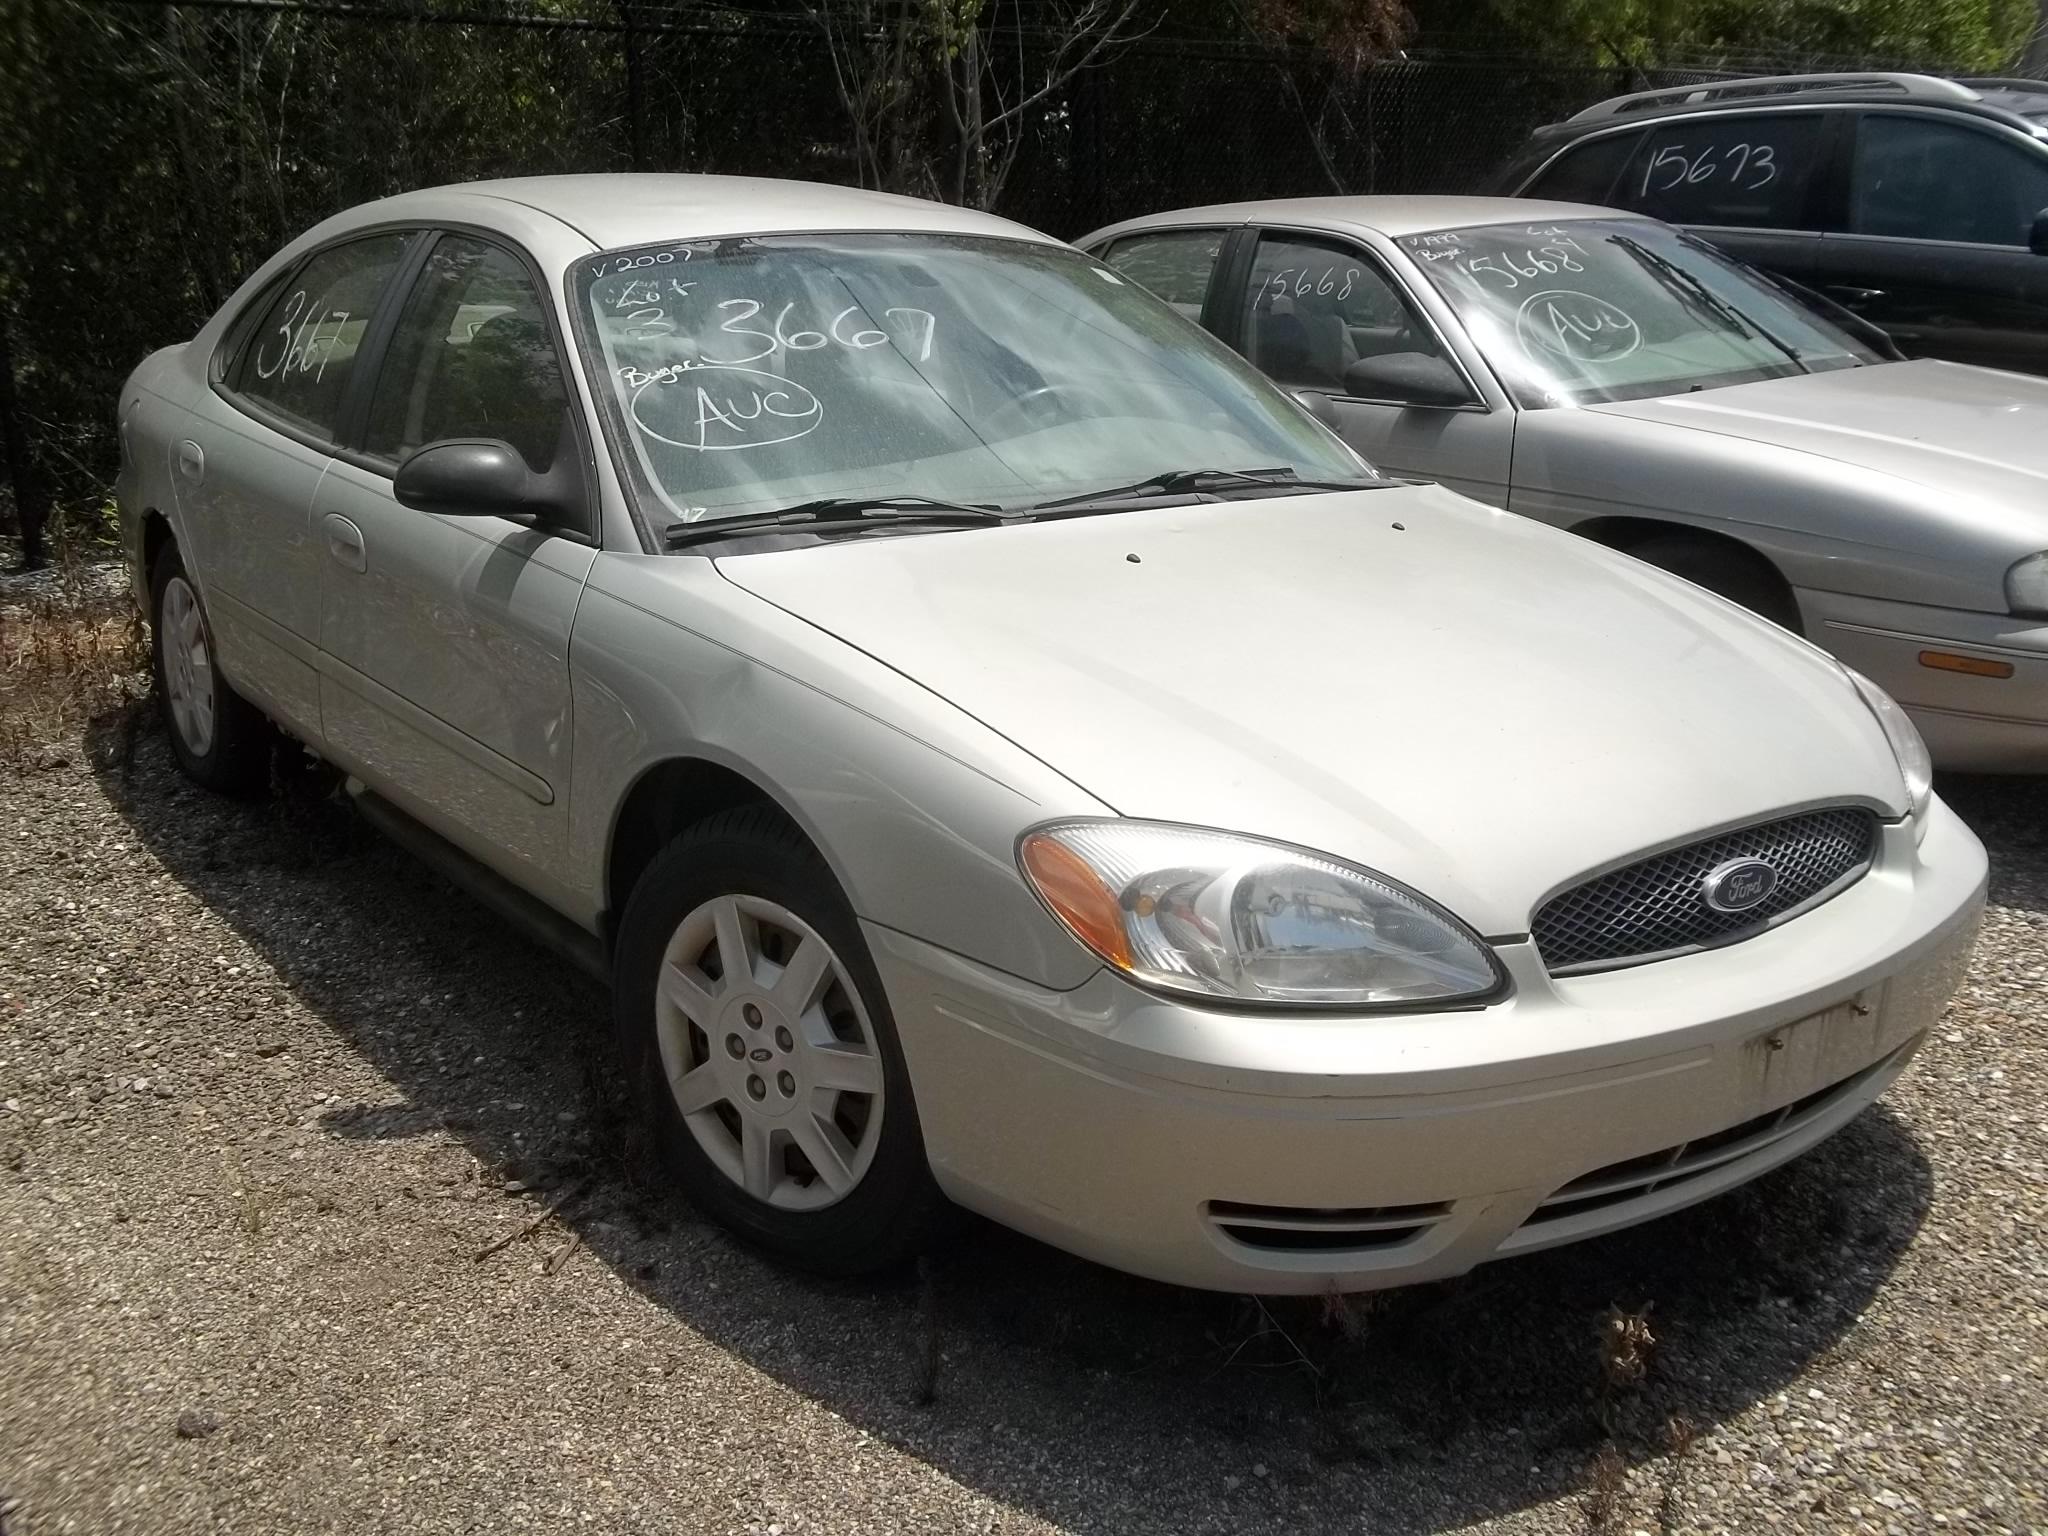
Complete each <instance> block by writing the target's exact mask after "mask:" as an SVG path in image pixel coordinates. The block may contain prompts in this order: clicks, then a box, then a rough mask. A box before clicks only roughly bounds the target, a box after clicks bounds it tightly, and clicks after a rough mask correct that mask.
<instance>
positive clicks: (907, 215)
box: [313, 173, 1055, 250]
mask: <svg viewBox="0 0 2048 1536" xmlns="http://www.w3.org/2000/svg"><path fill="white" fill-rule="evenodd" d="M506 204H514V205H517V206H518V207H519V208H521V209H524V210H527V211H528V214H529V216H530V214H532V213H539V214H544V215H546V216H547V217H549V218H550V219H553V220H554V221H556V222H558V223H560V224H563V225H566V226H568V227H569V228H570V229H572V230H574V231H576V232H577V233H578V234H581V235H582V236H583V237H584V238H585V239H587V240H588V241H589V242H590V244H591V245H592V246H593V247H594V248H596V249H598V250H609V249H612V248H615V247H620V246H631V245H652V244H657V243H660V242H664V241H675V240H692V239H707V238H711V237H714V236H718V235H752V234H793V233H801V232H807V231H828V230H829V231H845V230H877V231H887V230H905V231H912V232H916V233H921V234H960V235H987V236H995V237H999V238H1005V239H1012V240H1033V241H1039V242H1044V243H1048V244H1051V243H1055V242H1053V241H1052V239H1051V237H1050V236H1048V235H1042V234H1040V233H1038V232H1037V231H1036V230H1032V229H1027V228H1025V227H1024V226H1023V225H1021V224H1013V223H1011V222H1010V221H1009V220H1008V219H999V218H996V217H995V216H994V215H992V214H986V213H977V212H975V211H974V210H972V209H967V208H955V207H953V206H951V205H949V204H946V203H935V202H928V201H926V200H925V199H923V198H916V197H897V196H894V195H892V194H890V193H886V192H867V191H863V190H861V189H859V188H857V187H838V186H831V185H828V184H825V183H822V182H809V181H781V180H774V179H770V178H767V177H759V176H695V175H690V176H685V175H653V174H642V173H633V174H623V173H622V174H607V175H574V176H520V177H514V178H509V179H505V180H499V181H470V182H461V183H457V184H455V185H452V186H445V187H427V188H423V189H421V190H419V191H416V192H403V193H400V194H399V195H397V196H396V197H387V198H382V199H379V200H378V201H376V202H372V203H363V204H360V205H358V206H357V207H354V208H351V209H349V210H348V211H347V212H346V213H343V214H339V215H337V216H336V217H335V218H332V219H330V220H328V221H327V222H326V223H325V224H324V225H322V226H321V228H320V229H319V230H318V231H315V232H313V233H314V234H315V235H316V236H317V237H318V238H320V239H329V238H332V237H333V236H334V235H336V234H343V233H346V232H347V231H348V230H349V229H350V228H355V227H364V226H369V225H374V224H383V223H390V222H404V221H409V220H449V221H457V222H464V221H467V222H476V223H484V224H495V223H497V222H498V220H497V219H496V218H493V217H491V215H492V213H493V211H494V208H493V205H496V209H495V211H496V212H499V213H501V214H502V213H504V212H505V211H507V210H506V209H505V207H504V205H506Z"/></svg>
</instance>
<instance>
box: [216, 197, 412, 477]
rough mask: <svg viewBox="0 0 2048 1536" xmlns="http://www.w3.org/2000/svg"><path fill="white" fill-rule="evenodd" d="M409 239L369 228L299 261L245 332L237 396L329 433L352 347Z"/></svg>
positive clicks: (348, 370)
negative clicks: (250, 330) (290, 277)
mask: <svg viewBox="0 0 2048 1536" xmlns="http://www.w3.org/2000/svg"><path fill="white" fill-rule="evenodd" d="M411 238H412V237H411V236H410V235H409V234H404V233H393V234H388V235H372V236H370V237H368V238H367V239H363V240H351V241H350V242H349V243H348V244H347V245H337V246H334V247H332V248H331V249H328V250H325V251H322V252H321V253H320V254H319V255H317V256H315V257H314V258H313V259H312V260H311V261H309V262H307V263H306V265H305V266H304V267H302V268H301V269H300V271H299V275H298V277H297V279H296V280H294V281H293V282H291V283H289V284H287V285H286V287H285V288H284V290H283V291H282V292H281V293H280V294H279V295H278V297H277V300H276V302H274V303H273V304H272V305H271V306H270V310H269V313H267V314H266V315H264V317H263V319H262V320H261V321H260V322H258V324H257V326H256V334H255V335H254V336H253V337H251V338H250V342H249V346H248V348H247V350H246V351H245V352H244V354H243V358H242V364H241V377H240V380H239V387H240V389H241V393H242V394H243V396H244V397H246V398H247V399H249V400H251V401H253V402H255V403H256V404H257V405H260V406H262V407H263V408H264V409H266V410H269V411H272V412H275V413H276V414H277V415H279V416H282V417H283V418H285V419H286V420H287V421H290V422H293V423H294V424H296V425H298V426H301V427H303V428H305V429H306V430H307V431H309V432H311V433H313V434H314V435H315V436H318V437H325V438H331V437H333V436H334V435H335V426H336V424H337V422H338V421H339V420H340V417H341V402H342V399H343V397H344V396H345V395H346V394H347V393H348V381H349V378H350V376H351V375H352V374H353V373H354V372H355V358H356V349H357V348H358V347H360V346H361V345H362V342H363V333H364V331H366V330H367V329H368V328H369V324H370V315H371V313H372V311H374V310H375V309H376V307H377V301H378V299H379V298H380V297H382V295H383V293H384V288H385V285H386V284H387V283H389V282H390V281H391V274H392V273H393V272H395V271H396V270H397V269H398V261H399V257H400V256H402V255H403V254H404V252H405V246H406V242H407V241H408V240H409V239H411Z"/></svg>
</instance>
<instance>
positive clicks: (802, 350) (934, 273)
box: [572, 233, 1371, 531]
mask: <svg viewBox="0 0 2048 1536" xmlns="http://www.w3.org/2000/svg"><path fill="white" fill-rule="evenodd" d="M572 276H573V277H574V278H575V281H576V284H577V287H578V290H579V293H580V298H581V305H580V313H579V316H578V320H579V325H578V330H579V332H580V337H581V341H582V344H583V347H584V350H585V355H586V357H587V358H588V361H589V365H590V369H591V373H592V374H593V376H595V377H598V378H602V379H603V380H604V381H606V383H607V384H608V385H609V388H600V390H599V394H600V395H601V396H603V397H605V402H604V403H605V407H606V414H607V416H608V418H609V422H608V424H609V426H610V429H611V434H612V438H613V442H614V444H615V446H616V447H617V448H618V450H619V458H620V459H621V460H622V461H623V463H624V465H625V467H626V469H627V471H628V473H629V475H630V477H631V479H632V480H633V482H634V486H635V491H636V494H637V495H638V497H639V498H640V500H641V504H642V506H643V507H644V508H645V509H646V511H647V512H648V514H649V516H650V517H654V518H664V517H667V518H674V519H677V520H680V521H682V522H686V523H694V522H709V521H711V520H715V519H724V518H734V517H746V516H750V515H758V514H763V513H768V512H775V511H781V510H783V509H787V508H791V507H816V506H820V505H825V504H834V505H844V504H848V503H852V502H856V501H861V500H867V499H880V498H896V499H920V500H923V501H926V502H943V503H951V504H956V505H960V504H969V505H971V506H972V507H991V508H1002V509H1018V508H1027V507H1038V506H1041V505H1043V504H1044V503H1046V502H1048V501H1054V500H1065V501H1072V500H1078V499H1085V498H1086V497H1088V496H1089V495H1090V494H1091V493H1095V492H1102V493H1106V494H1108V495H1110V496H1114V495H1116V494H1118V493H1123V494H1125V495H1128V494H1129V493H1130V491H1131V488H1132V487H1133V486H1135V485H1138V484H1140V483H1143V482H1147V481H1151V480H1154V479H1156V478H1157V477H1159V476H1161V475H1170V474H1171V473H1172V472H1174V471H1181V470H1187V469H1195V468H1199V469H1205V470H1226V471H1232V470H1247V469H1256V470H1257V471H1259V473H1260V475H1261V476H1262V477H1264V478H1268V479H1281V480H1284V479H1287V478H1299V479H1301V480H1319V481H1329V480H1341V481H1345V482H1358V483H1369V480H1370V475H1371V472H1370V470H1369V469H1368V468H1367V467H1366V466H1365V464H1364V463H1363V462H1362V461H1361V460H1359V459H1358V458H1357V457H1356V456H1355V455H1353V454H1352V453H1351V452H1350V450H1348V449H1346V448H1345V447H1344V446H1343V445H1342V444H1341V443H1339V442H1337V441H1336V440H1335V438H1333V437H1332V436H1331V435H1330V434H1329V433H1327V432H1326V431H1324V430H1323V429H1322V428H1321V427H1320V426H1318V425H1317V424H1316V423H1315V421H1314V420H1313V419H1312V418H1311V417H1310V416H1308V415H1307V414H1306V413H1305V412H1304V411H1303V410H1301V409H1300V408H1299V407H1298V406H1297V405H1296V404H1295V403H1294V402H1293V401H1291V400H1289V399H1288V398H1287V397H1286V396H1285V395H1283V394H1282V393H1281V392H1280V391H1279V390H1278V389H1276V388H1275V387H1274V386H1273V385H1271V384H1269V383H1267V382H1266V381H1265V379H1263V378H1262V377H1261V376H1260V375H1259V374H1257V373H1256V372H1255V371H1254V370H1253V369H1252V368H1251V367H1250V366H1249V365H1248V364H1246V363H1245V362H1244V361H1243V360H1242V359H1241V358H1239V357H1238V356H1237V355H1236V354H1235V353H1233V352H1231V351H1230V350H1229V349H1228V348H1226V347H1224V346H1222V345H1221V344H1220V343H1218V342H1216V341H1215V340H1213V339H1212V338H1211V337H1209V336H1208V335H1207V334H1206V333H1205V332H1203V331H1201V330H1199V329H1198V328H1197V327H1195V326H1193V325H1191V324H1189V323H1188V322H1187V321H1186V320H1185V319H1183V318H1182V317H1181V316H1180V315H1178V314H1176V313H1175V312H1174V311H1173V310H1172V309H1170V308H1169V307H1168V306H1167V305H1165V304H1163V303H1161V302H1160V301H1159V300H1157V299H1155V298H1153V297H1152V296H1151V295H1150V294H1148V293H1146V292H1145V291H1144V290H1142V289H1140V288H1138V287H1137V286H1136V285H1135V284H1132V283H1130V282H1128V281H1126V280H1125V279H1124V278H1122V277H1120V276H1119V275H1117V274H1116V273H1115V272H1113V271H1111V270H1110V269H1109V268H1107V267H1105V266H1103V265H1102V264H1101V263H1099V262H1097V261H1094V260H1092V259H1090V258H1089V257H1086V256H1083V255H1081V254H1079V253H1078V252H1075V251H1072V250H1069V249H1067V248H1065V247H1063V246H1055V245H1039V244H1034V243H1031V242H1027V241H1019V240H1002V239H983V238H971V239H970V238H962V237H957V236H942V235H921V234H898V233H887V234H846V235H801V236H779V237H763V238H750V239H723V240H706V241H691V242H686V243H680V244H672V245H661V246H651V247H643V248H640V249H637V250H632V251H622V252H612V253H608V254H606V255H603V256H592V257H587V258H585V259H584V260H583V261H581V262H580V263H578V265H577V267H576V268H575V269H574V272H573V273H572ZM1239 482H1242V484H1240V483H1239ZM1205 484H1207V482H1205ZM1214 485H1215V486H1216V493H1217V494H1244V493H1246V488H1247V487H1250V489H1251V490H1252V491H1256V485H1255V484H1254V483H1253V482H1250V481H1245V480H1244V477H1242V476H1239V477H1236V479H1234V480H1233V479H1230V478H1228V477H1223V478H1219V479H1217V480H1216V481H1215V482H1214ZM880 521H881V520H877V526H879V525H880ZM901 521H903V522H904V523H905V524H906V525H909V524H912V523H917V524H920V525H924V526H937V525H939V524H938V523H937V522H936V521H935V520H923V519H904V520H901ZM954 521H955V522H958V521H959V519H954ZM815 524H816V520H815V516H813V518H812V520H811V524H810V525H811V526H815ZM707 531H708V530H707Z"/></svg>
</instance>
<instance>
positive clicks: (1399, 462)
mask: <svg viewBox="0 0 2048 1536" xmlns="http://www.w3.org/2000/svg"><path fill="white" fill-rule="evenodd" d="M1252 237H1253V238H1255V239H1256V241H1257V246H1256V249H1255V250H1254V251H1253V252H1252V253H1251V260H1250V265H1249V270H1248V271H1247V272H1246V274H1245V276H1244V277H1243V278H1242V279H1240V280H1239V282H1238V285H1237V287H1236V291H1235V293H1234V294H1233V295H1232V297H1233V299H1234V300H1235V303H1234V305H1233V306H1232V310H1233V312H1231V313H1229V314H1226V315H1225V316H1223V317H1222V318H1223V324H1222V325H1220V326H1219V330H1220V331H1221V333H1222V335H1223V338H1224V339H1225V340H1227V341H1229V342H1230V343H1231V344H1232V345H1233V346H1235V347H1237V349H1238V350H1239V351H1240V352H1242V353H1243V354H1244V355H1245V357H1246V358H1248V359H1249V360H1250V361H1251V363H1252V364H1253V365H1254V366H1255V367H1257V368H1258V369H1259V370H1260V371H1261V372H1262V373H1264V374H1266V375H1267V377H1269V378H1271V379H1272V380H1273V381H1274V382H1275V383H1278V384H1280V385H1282V386H1283V387H1285V388H1287V389H1290V390H1304V389H1307V390H1317V391H1320V392H1321V393H1323V394H1326V395H1328V396H1329V397H1330V398H1331V400H1332V402H1333V404H1334V405H1335V408H1336V413H1337V419H1338V423H1339V427H1340V430H1341V431H1342V432H1343V435H1344V440H1345V441H1346V442H1348V443H1349V444H1351V446H1352V447H1354V448H1356V449H1357V450H1358V451H1359V452H1360V453H1362V454H1364V455H1365V456H1366V458H1367V459H1369V460H1371V461H1372V463H1373V464H1375V465H1377V466H1378V467H1379V468H1381V469H1383V470H1385V471H1387V472H1388V473H1389V474H1393V475H1402V476H1407V477H1411V478H1414V479H1418V480H1436V481H1441V482H1442V483H1443V484H1445V485H1448V486H1450V487H1451V488H1452V489H1454V490H1458V491H1462V492H1464V494H1466V495H1467V496H1472V497H1475V498H1477V499H1478V500H1480V501H1486V502H1491V503H1492V504H1493V505H1495V506H1506V505H1507V499H1508V470H1509V463H1510V460H1511V457H1512V454H1513V451H1514V436H1515V429H1514V413H1513V412H1512V411H1511V410H1507V409H1501V410H1491V409H1489V408H1488V406H1487V405H1486V403H1485V399H1484V396H1483V395H1482V394H1481V392H1480V391H1479V389H1478V388H1477V387H1476V386H1475V385H1473V383H1472V379H1471V375H1470V373H1469V372H1468V371H1467V370H1466V369H1465V367H1464V365H1463V363H1462V362H1461V361H1460V360H1459V359H1458V357H1457V356H1456V354H1455V353H1454V351H1453V350H1452V349H1451V347H1450V346H1449V345H1448V344H1447V343H1446V342H1445V340H1444V337H1443V335H1442V333H1441V332H1440V331H1439V330H1438V329H1437V327H1436V325H1435V323H1434V322H1433V321H1432V320H1431V319H1430V318H1429V316H1428V315H1427V314H1426V313H1425V312H1424V311H1423V310H1422V308H1421V306H1420V305H1418V304H1417V303H1416V301H1415V299H1414V296H1413V295H1411V294H1410V293H1409V292H1408V290H1407V289H1406V287H1405V286H1404V285H1403V284H1402V283H1401V282H1400V281H1399V280H1398V279H1397V278H1396V277H1395V276H1394V275H1393V273H1392V271H1391V270H1390V268H1389V267H1388V266H1387V264H1386V263H1385V262H1383V261H1382V260H1381V259H1380V257H1379V256H1377V255H1376V254H1374V253H1373V252H1371V251H1369V250H1367V249H1366V248H1365V247H1364V246H1362V245H1359V244H1356V243H1354V242H1352V241H1348V240H1343V239H1339V238H1337V237H1335V236H1332V235H1326V234H1319V233H1312V232H1306V231H1295V230H1285V229H1264V230H1258V231H1254V232H1253V236H1252ZM1404 354H1405V355H1411V356H1418V357H1421V358H1426V359H1434V360H1437V361H1440V362H1441V363H1442V364H1444V365H1445V366H1446V367H1447V368H1448V369H1450V370H1451V371H1452V372H1454V373H1455V374H1456V375H1457V376H1458V377H1459V378H1461V379H1462V380H1463V381H1464V382H1465V384H1466V385H1467V386H1468V389H1469V398H1468V399H1467V400H1466V401H1465V402H1464V403H1463V404H1459V405H1428V406H1422V405H1415V404H1411V403H1407V402H1404V401H1402V400H1399V399H1396V398H1391V397H1389V396H1386V395H1382V394H1379V393H1377V392H1376V391H1375V390H1374V389H1373V388H1372V387H1371V386H1369V385H1368V384H1367V383H1365V382H1364V381H1363V380H1362V379H1361V378H1360V377H1359V371H1358V370H1357V369H1356V368H1355V366H1354V365H1356V364H1357V363H1359V362H1360V361H1361V360H1363V359H1365V358H1368V357H1386V356H1397V355H1404Z"/></svg>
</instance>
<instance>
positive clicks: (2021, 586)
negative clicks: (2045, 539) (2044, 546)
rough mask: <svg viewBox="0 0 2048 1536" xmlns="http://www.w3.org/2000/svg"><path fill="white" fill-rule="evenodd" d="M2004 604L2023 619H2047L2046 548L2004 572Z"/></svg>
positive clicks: (2047, 562) (2047, 568)
mask: <svg viewBox="0 0 2048 1536" xmlns="http://www.w3.org/2000/svg"><path fill="white" fill-rule="evenodd" d="M2005 606H2006V607H2007V608H2009V609H2011V610H2012V612H2013V613H2014V615H2016V616H2017V617H2019V618H2023V619H2048V550H2043V551H2042V552H2041V553H2040V554H2038V555H2029V556H2027V558H2026V559H2024V560H2022V561H2020V562H2018V563H2017V564H2016V565H2014V566H2013V568H2012V569H2011V570H2009V571H2007V572H2006V573H2005Z"/></svg>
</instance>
